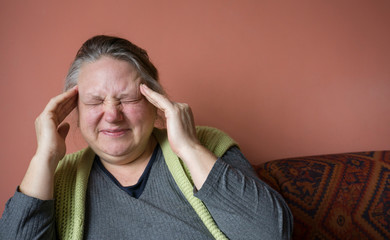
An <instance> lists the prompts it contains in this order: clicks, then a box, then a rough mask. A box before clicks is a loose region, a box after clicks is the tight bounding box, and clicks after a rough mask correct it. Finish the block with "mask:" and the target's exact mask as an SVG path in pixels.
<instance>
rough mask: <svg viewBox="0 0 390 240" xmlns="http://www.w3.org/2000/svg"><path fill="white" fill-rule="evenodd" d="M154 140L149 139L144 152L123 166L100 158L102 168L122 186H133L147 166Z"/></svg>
mask: <svg viewBox="0 0 390 240" xmlns="http://www.w3.org/2000/svg"><path fill="white" fill-rule="evenodd" d="M156 144H157V142H156V140H155V139H154V137H151V138H150V140H149V143H148V145H147V146H146V148H145V150H144V151H143V152H142V153H141V155H139V156H138V157H137V158H135V159H133V160H131V161H128V162H126V163H124V164H113V163H110V162H108V161H105V160H104V159H103V158H101V162H102V164H103V166H104V167H105V168H106V169H107V170H108V171H109V172H110V173H111V174H112V175H113V176H114V177H115V178H116V179H117V180H118V181H119V183H120V184H121V185H122V186H132V185H135V184H136V183H137V182H138V180H139V178H140V177H141V175H142V173H143V172H144V171H145V168H146V166H147V165H148V163H149V161H150V159H151V157H152V154H153V150H154V148H155V147H156Z"/></svg>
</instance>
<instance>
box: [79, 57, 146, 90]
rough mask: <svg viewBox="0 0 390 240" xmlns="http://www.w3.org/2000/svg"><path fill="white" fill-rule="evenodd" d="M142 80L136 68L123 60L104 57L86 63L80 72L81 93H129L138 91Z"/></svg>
mask: <svg viewBox="0 0 390 240" xmlns="http://www.w3.org/2000/svg"><path fill="white" fill-rule="evenodd" d="M140 81H141V78H140V76H139V74H138V71H137V70H136V68H135V67H134V66H133V65H132V64H130V63H128V62H126V61H122V60H117V59H113V58H111V57H102V58H100V59H99V60H97V61H95V62H90V63H84V64H83V65H82V66H81V68H80V72H79V79H78V85H79V92H80V93H81V94H83V93H91V92H93V93H99V92H128V91H132V90H134V89H138V85H139V83H140Z"/></svg>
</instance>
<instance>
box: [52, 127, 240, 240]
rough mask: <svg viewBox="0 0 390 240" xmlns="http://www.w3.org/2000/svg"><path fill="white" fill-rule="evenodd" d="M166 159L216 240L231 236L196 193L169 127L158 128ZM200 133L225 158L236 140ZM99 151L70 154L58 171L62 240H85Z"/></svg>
mask: <svg viewBox="0 0 390 240" xmlns="http://www.w3.org/2000/svg"><path fill="white" fill-rule="evenodd" d="M153 135H154V136H155V137H156V139H157V141H158V143H159V144H160V147H161V149H162V152H163V155H164V158H165V162H166V164H167V166H168V169H169V171H170V173H171V174H172V176H173V178H174V179H175V182H176V184H177V185H178V187H179V188H180V190H181V191H182V193H183V194H184V196H185V197H186V199H187V200H188V202H189V203H190V204H191V206H192V207H193V208H194V209H195V211H196V213H197V214H198V215H199V217H200V218H201V220H202V221H203V223H204V224H205V225H206V227H207V228H208V230H209V231H210V232H211V234H212V235H213V236H214V237H215V239H227V238H226V236H225V235H224V234H223V233H222V232H221V231H220V230H219V228H218V226H217V225H216V223H215V222H214V220H213V218H212V216H211V214H210V213H209V211H208V210H207V208H206V206H205V205H204V203H203V202H202V201H201V200H199V199H198V198H196V197H194V194H193V188H194V185H193V182H192V179H191V176H190V173H189V171H188V169H187V167H186V166H185V165H184V164H183V162H182V161H181V160H180V159H179V158H178V157H177V156H176V154H175V153H174V152H173V151H172V149H171V147H170V145H169V142H168V137H167V132H166V130H161V129H154V131H153ZM197 135H198V138H199V140H200V142H201V143H202V145H204V146H205V147H207V148H208V149H209V150H210V151H212V152H213V153H214V154H215V155H216V156H217V157H221V156H222V155H223V154H224V153H225V152H226V151H227V150H228V149H229V148H230V147H232V146H234V145H236V143H235V142H234V141H233V140H232V139H231V138H230V137H229V136H227V135H226V134H225V133H223V132H221V131H219V130H217V129H215V128H210V127H197ZM94 157H95V153H94V152H93V151H92V149H91V148H86V149H83V150H81V151H79V152H76V153H73V154H69V155H66V156H65V157H64V159H62V160H61V161H60V163H59V165H58V167H57V170H56V173H55V180H54V182H55V187H54V198H55V199H56V204H55V207H56V211H55V212H56V216H55V218H56V226H57V234H58V235H59V236H58V237H59V238H60V239H82V238H83V231H84V211H85V196H86V191H87V185H88V178H89V173H90V171H91V167H92V163H93V159H94Z"/></svg>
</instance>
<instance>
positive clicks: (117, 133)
mask: <svg viewBox="0 0 390 240" xmlns="http://www.w3.org/2000/svg"><path fill="white" fill-rule="evenodd" d="M128 131H130V129H103V130H100V133H102V134H104V135H106V136H109V137H121V136H123V135H125V134H126V133H127V132H128Z"/></svg>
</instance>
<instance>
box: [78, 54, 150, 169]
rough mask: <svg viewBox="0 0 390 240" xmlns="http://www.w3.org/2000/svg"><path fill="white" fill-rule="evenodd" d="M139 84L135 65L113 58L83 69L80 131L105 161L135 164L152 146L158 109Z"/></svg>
mask: <svg viewBox="0 0 390 240" xmlns="http://www.w3.org/2000/svg"><path fill="white" fill-rule="evenodd" d="M140 83H141V78H140V76H139V74H138V72H137V71H136V69H135V67H134V66H133V65H131V64H129V63H127V62H125V61H121V60H116V59H113V58H111V57H102V58H100V59H99V60H98V61H96V62H93V63H84V64H83V65H82V67H81V68H80V73H79V81H78V89H79V103H78V109H79V125H80V130H81V133H82V135H83V136H84V138H85V140H86V141H87V143H88V144H89V146H90V147H91V148H92V149H93V150H94V151H95V152H96V153H97V154H98V155H99V156H100V157H101V158H102V159H103V160H105V161H108V162H111V163H116V164H118V163H119V164H123V163H128V162H132V161H134V160H135V159H137V158H138V157H140V156H141V155H142V154H144V152H145V151H146V149H148V145H149V144H151V142H150V137H151V133H152V131H153V127H154V121H155V119H156V109H155V107H154V106H153V105H152V104H151V103H149V102H148V101H147V100H146V99H145V98H144V97H143V96H142V94H141V93H140V90H139V84H140Z"/></svg>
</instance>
